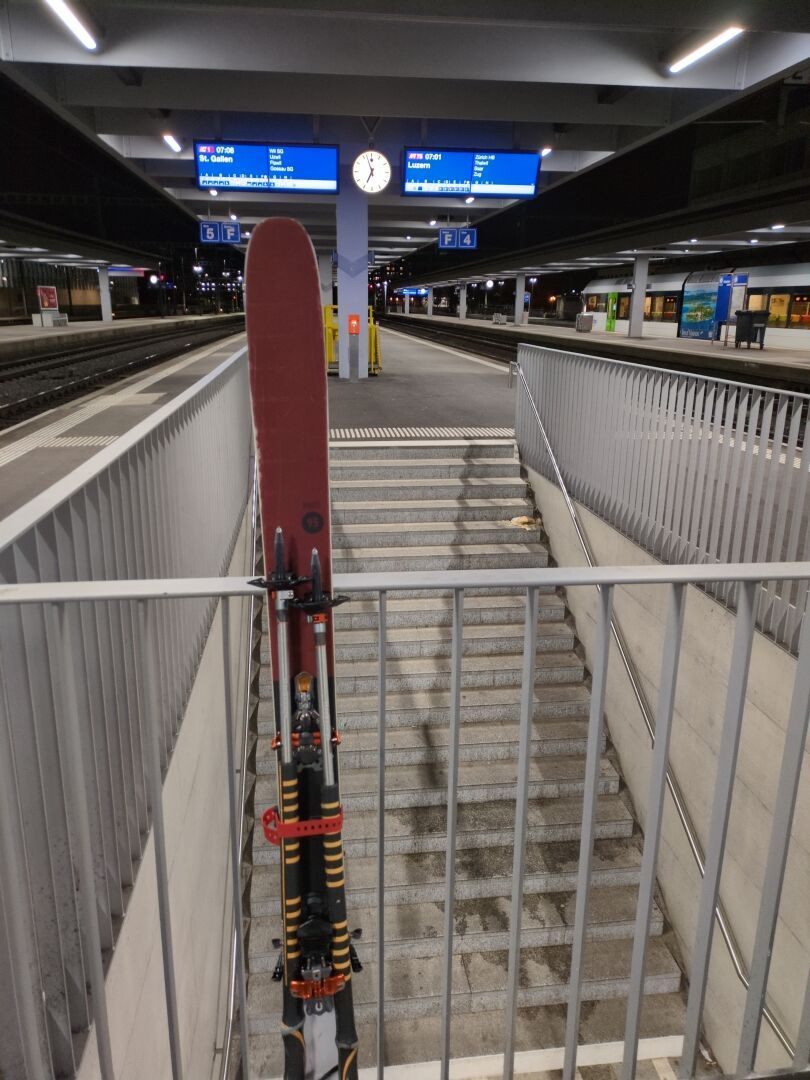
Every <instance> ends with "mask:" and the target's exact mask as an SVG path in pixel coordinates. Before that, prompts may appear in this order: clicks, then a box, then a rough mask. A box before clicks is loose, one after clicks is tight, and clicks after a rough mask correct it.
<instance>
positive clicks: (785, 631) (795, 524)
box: [776, 422, 810, 647]
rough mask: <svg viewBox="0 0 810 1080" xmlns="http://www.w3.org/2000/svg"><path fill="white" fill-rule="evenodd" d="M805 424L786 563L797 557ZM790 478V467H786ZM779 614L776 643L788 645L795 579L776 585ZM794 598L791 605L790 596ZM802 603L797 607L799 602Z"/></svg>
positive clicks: (807, 461) (808, 467)
mask: <svg viewBox="0 0 810 1080" xmlns="http://www.w3.org/2000/svg"><path fill="white" fill-rule="evenodd" d="M809 434H810V432H808V429H807V423H806V422H805V425H804V427H803V429H802V456H801V460H800V462H799V475H798V476H797V477H796V481H795V482H796V487H795V491H794V495H793V499H792V502H791V508H790V516H791V522H790V534H789V536H788V541H787V547H786V548H785V562H794V561H795V560H796V559H798V557H799V533H800V531H801V526H802V524H803V519H804V513H803V509H804V507H805V506H806V505H807V481H808V475H810V439H808V435H809ZM786 472H787V474H788V476H791V478H792V473H793V470H792V469H787V470H786ZM778 592H779V600H780V606H781V608H782V615H781V618H780V620H779V622H778V623H777V626H776V637H777V640H778V641H779V642H781V643H782V644H784V645H788V647H789V646H790V642H791V639H792V637H793V635H794V632H795V630H796V620H797V619H798V618H799V617H800V615H801V612H802V611H803V609H804V592H803V590H802V589H801V586H800V583H799V582H798V581H782V582H780V583H779V587H778ZM794 597H795V601H796V602H795V603H794V605H791V603H790V600H791V598H794ZM800 601H801V602H802V606H801V607H799V602H800Z"/></svg>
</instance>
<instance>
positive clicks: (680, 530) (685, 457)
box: [669, 379, 698, 562]
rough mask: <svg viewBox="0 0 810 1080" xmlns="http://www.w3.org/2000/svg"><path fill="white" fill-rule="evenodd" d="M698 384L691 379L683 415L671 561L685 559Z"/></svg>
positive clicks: (695, 433) (670, 549) (673, 516)
mask: <svg viewBox="0 0 810 1080" xmlns="http://www.w3.org/2000/svg"><path fill="white" fill-rule="evenodd" d="M697 391H698V382H697V380H696V379H689V380H688V381H687V384H686V401H685V402H684V407H683V411H682V413H681V440H680V453H679V455H678V459H679V460H678V479H677V481H676V485H675V501H674V505H673V508H672V519H671V524H670V541H669V561H670V562H680V561H681V560H682V558H683V555H682V551H683V542H684V517H685V511H684V496H685V493H686V490H687V486H688V478H689V476H690V475H691V474H690V466H691V462H692V451H693V447H694V444H695V443H696V442H697V432H696V431H695V427H694V419H693V417H694V414H695V402H696V400H697V397H698V394H697Z"/></svg>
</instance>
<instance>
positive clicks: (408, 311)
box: [405, 293, 411, 315]
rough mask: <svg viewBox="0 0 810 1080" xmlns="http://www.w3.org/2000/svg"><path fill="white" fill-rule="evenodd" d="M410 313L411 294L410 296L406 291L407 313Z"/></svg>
mask: <svg viewBox="0 0 810 1080" xmlns="http://www.w3.org/2000/svg"><path fill="white" fill-rule="evenodd" d="M410 313H411V296H410V293H405V314H406V315H410Z"/></svg>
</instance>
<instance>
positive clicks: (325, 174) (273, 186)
mask: <svg viewBox="0 0 810 1080" xmlns="http://www.w3.org/2000/svg"><path fill="white" fill-rule="evenodd" d="M194 160H195V163H196V166H197V186H198V187H201V188H216V189H220V188H221V189H222V190H225V191H227V190H232V191H290V192H297V193H306V194H312V195H334V194H335V193H336V192H337V191H338V148H337V146H298V145H295V144H279V143H274V144H272V145H271V144H270V143H233V142H231V143H210V142H195V144H194Z"/></svg>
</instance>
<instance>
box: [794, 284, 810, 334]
mask: <svg viewBox="0 0 810 1080" xmlns="http://www.w3.org/2000/svg"><path fill="white" fill-rule="evenodd" d="M790 326H795V327H798V328H799V329H800V330H810V294H808V293H797V294H796V295H794V297H793V299H792V301H791V304H790Z"/></svg>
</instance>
